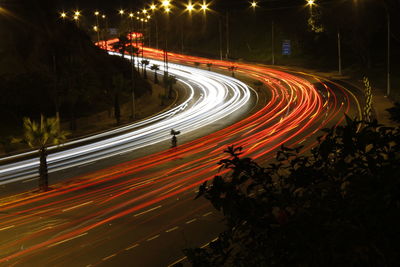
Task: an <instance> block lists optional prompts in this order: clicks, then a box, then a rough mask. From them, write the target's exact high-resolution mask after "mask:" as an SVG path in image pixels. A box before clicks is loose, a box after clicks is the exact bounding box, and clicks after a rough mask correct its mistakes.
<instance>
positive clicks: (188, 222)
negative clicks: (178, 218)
mask: <svg viewBox="0 0 400 267" xmlns="http://www.w3.org/2000/svg"><path fill="white" fill-rule="evenodd" d="M195 221H197V219H193V220H190V221H187V222H186V224H190V223H192V222H195Z"/></svg>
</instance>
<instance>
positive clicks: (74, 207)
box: [62, 200, 93, 212]
mask: <svg viewBox="0 0 400 267" xmlns="http://www.w3.org/2000/svg"><path fill="white" fill-rule="evenodd" d="M91 203H93V200H92V201H89V202H86V203H83V204H79V205H76V206H73V207H70V208H68V209H63V210H62V212H66V211H70V210H73V209H77V208H79V207H82V206H86V205H89V204H91Z"/></svg>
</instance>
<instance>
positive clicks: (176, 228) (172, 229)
mask: <svg viewBox="0 0 400 267" xmlns="http://www.w3.org/2000/svg"><path fill="white" fill-rule="evenodd" d="M178 229H179V227H178V226H175V227H174V228H171V229H169V230H167V231H165V232H166V233H170V232H172V231H175V230H178Z"/></svg>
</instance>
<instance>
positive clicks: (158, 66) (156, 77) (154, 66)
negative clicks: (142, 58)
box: [150, 64, 160, 84]
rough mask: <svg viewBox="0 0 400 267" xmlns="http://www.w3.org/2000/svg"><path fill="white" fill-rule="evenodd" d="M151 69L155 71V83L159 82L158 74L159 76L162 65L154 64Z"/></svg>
mask: <svg viewBox="0 0 400 267" xmlns="http://www.w3.org/2000/svg"><path fill="white" fill-rule="evenodd" d="M150 69H151V70H152V71H154V83H156V84H158V76H157V71H159V70H160V65H157V64H153V65H152V66H151V67H150Z"/></svg>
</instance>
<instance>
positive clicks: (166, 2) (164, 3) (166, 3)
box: [162, 0, 171, 8]
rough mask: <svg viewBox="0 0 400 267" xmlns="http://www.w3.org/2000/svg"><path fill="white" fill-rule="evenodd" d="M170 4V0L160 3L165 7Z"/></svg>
mask: <svg viewBox="0 0 400 267" xmlns="http://www.w3.org/2000/svg"><path fill="white" fill-rule="evenodd" d="M170 4H171V1H169V0H165V1H162V5H163V7H165V8H167V7H169V5H170Z"/></svg>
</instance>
